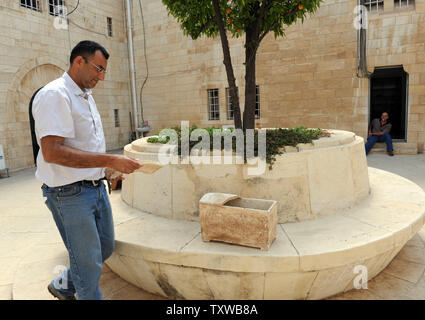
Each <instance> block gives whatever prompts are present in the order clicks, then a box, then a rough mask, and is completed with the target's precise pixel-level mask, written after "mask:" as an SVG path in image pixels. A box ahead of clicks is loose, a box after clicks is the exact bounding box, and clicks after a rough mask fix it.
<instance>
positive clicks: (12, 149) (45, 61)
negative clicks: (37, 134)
mask: <svg viewBox="0 0 425 320" xmlns="http://www.w3.org/2000/svg"><path fill="white" fill-rule="evenodd" d="M65 68H66V65H65V63H63V62H62V61H57V60H56V61H55V59H51V58H49V57H40V58H37V59H33V60H31V61H29V62H27V63H26V64H24V65H23V66H22V67H21V68H20V69H19V70H18V72H17V73H16V74H15V77H14V79H13V81H12V83H11V85H10V88H9V90H8V94H7V102H6V108H7V118H8V123H9V126H8V129H9V130H8V131H6V144H5V146H4V147H5V156H6V159H7V161H8V164H9V167H10V169H12V170H16V169H21V168H28V167H32V166H34V158H33V142H32V139H31V131H30V121H29V113H28V106H29V103H30V101H31V98H32V96H33V95H34V93H35V92H36V91H37V90H38V89H40V88H41V87H43V86H45V85H46V84H47V83H49V82H50V81H52V80H54V79H56V78H58V77H60V76H61V75H62V74H63V72H64V70H65Z"/></svg>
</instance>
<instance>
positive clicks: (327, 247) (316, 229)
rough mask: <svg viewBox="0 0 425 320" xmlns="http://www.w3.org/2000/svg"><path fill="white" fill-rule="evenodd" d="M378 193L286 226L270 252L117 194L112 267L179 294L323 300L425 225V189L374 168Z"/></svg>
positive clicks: (377, 265) (373, 270) (139, 282)
mask: <svg viewBox="0 0 425 320" xmlns="http://www.w3.org/2000/svg"><path fill="white" fill-rule="evenodd" d="M369 177H370V185H371V195H370V196H369V197H367V199H365V200H362V201H361V202H359V203H358V204H357V205H355V206H354V207H352V208H348V209H346V210H342V211H341V212H340V213H338V214H334V215H329V216H322V217H319V218H317V219H314V220H308V221H303V222H294V223H283V224H278V228H277V236H276V239H275V241H274V243H273V244H272V246H271V248H270V250H269V251H261V250H258V249H255V248H248V247H242V246H236V245H231V244H226V243H219V242H208V243H205V242H203V241H202V235H201V228H200V224H199V222H194V221H184V220H173V219H168V218H165V217H159V216H155V215H151V214H147V213H143V212H141V211H138V210H136V209H134V208H131V207H129V206H128V205H126V204H125V203H124V202H123V201H122V200H121V199H120V198H117V197H115V198H113V199H111V202H112V206H113V208H114V219H115V217H117V218H118V219H119V220H121V221H122V223H120V224H118V225H116V228H115V232H116V233H115V234H116V249H115V252H114V254H113V255H112V257H111V258H110V259H109V260H108V261H107V264H108V266H109V267H110V268H111V269H112V270H113V271H114V272H115V273H117V274H118V275H120V276H121V277H122V278H123V279H124V280H126V281H128V282H130V283H132V284H134V285H136V286H138V287H140V288H143V289H144V290H146V291H148V292H151V293H153V294H157V295H161V296H167V297H171V298H177V299H322V298H326V297H329V296H333V295H335V294H338V293H341V292H346V291H348V290H351V289H352V288H353V281H354V278H355V276H356V272H355V271H354V268H355V267H356V266H365V267H366V268H367V272H368V277H369V279H371V278H373V277H375V276H376V275H377V274H379V273H380V272H381V271H382V270H383V269H384V268H385V267H386V266H387V265H388V264H389V263H390V262H391V261H392V260H393V258H394V257H395V256H396V255H397V253H398V252H399V251H400V250H401V248H402V247H403V246H404V245H405V244H406V242H407V241H409V239H411V238H412V237H413V236H414V235H415V234H416V233H417V232H418V231H419V230H420V229H421V228H422V226H423V224H424V222H425V221H424V213H425V193H424V192H423V190H422V189H421V188H420V187H419V186H417V185H416V184H414V183H413V182H411V181H409V180H407V179H405V178H402V177H400V176H397V175H395V174H391V173H388V172H386V171H382V170H378V169H374V168H369Z"/></svg>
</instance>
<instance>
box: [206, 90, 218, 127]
mask: <svg viewBox="0 0 425 320" xmlns="http://www.w3.org/2000/svg"><path fill="white" fill-rule="evenodd" d="M207 91H208V119H209V120H220V104H219V98H218V89H208V90H207Z"/></svg>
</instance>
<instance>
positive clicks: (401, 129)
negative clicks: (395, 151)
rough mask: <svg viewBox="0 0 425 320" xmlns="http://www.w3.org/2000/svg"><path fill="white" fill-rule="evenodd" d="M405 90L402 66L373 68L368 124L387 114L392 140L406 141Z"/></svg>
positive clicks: (406, 86)
mask: <svg viewBox="0 0 425 320" xmlns="http://www.w3.org/2000/svg"><path fill="white" fill-rule="evenodd" d="M407 88H408V74H407V73H406V72H405V71H404V69H403V66H396V67H383V68H375V71H374V72H373V74H372V77H371V81H370V113H369V123H370V122H371V121H372V120H373V119H375V118H380V117H381V114H382V113H383V112H388V114H389V116H390V123H391V124H392V128H391V132H390V134H391V137H392V138H393V140H398V141H406V140H407V121H406V120H407Z"/></svg>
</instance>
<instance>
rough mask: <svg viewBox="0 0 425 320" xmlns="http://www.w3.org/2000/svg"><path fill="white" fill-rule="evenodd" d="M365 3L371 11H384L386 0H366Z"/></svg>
mask: <svg viewBox="0 0 425 320" xmlns="http://www.w3.org/2000/svg"><path fill="white" fill-rule="evenodd" d="M364 5H365V7H366V8H367V10H368V11H369V12H383V11H384V0H366V1H365V4H364Z"/></svg>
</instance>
